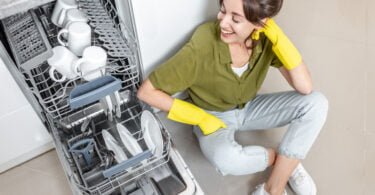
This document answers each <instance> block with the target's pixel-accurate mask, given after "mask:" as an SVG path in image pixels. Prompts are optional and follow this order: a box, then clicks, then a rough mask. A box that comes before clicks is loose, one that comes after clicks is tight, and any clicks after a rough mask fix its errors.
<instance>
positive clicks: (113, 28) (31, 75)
mask: <svg viewBox="0 0 375 195" xmlns="http://www.w3.org/2000/svg"><path fill="white" fill-rule="evenodd" d="M77 2H78V6H79V9H80V10H81V11H83V12H84V13H86V15H87V16H88V18H89V23H88V24H89V25H90V26H91V29H92V36H91V37H92V40H91V42H92V43H91V45H95V46H99V47H102V48H103V49H104V50H106V52H107V56H108V59H107V65H106V66H105V67H103V68H100V69H105V73H106V75H111V76H113V77H115V78H118V79H119V80H121V89H120V90H119V92H120V93H121V92H124V91H126V90H130V91H132V92H136V90H137V88H138V86H139V83H140V78H141V73H140V72H141V71H140V66H139V65H138V64H139V62H138V59H137V53H135V52H136V51H137V49H136V42H135V39H134V37H133V36H132V34H131V33H130V31H129V30H127V29H126V28H125V25H121V23H122V22H121V21H120V19H119V17H118V13H117V10H116V7H115V6H114V5H113V4H112V3H111V1H101V0H79V1H77ZM53 5H54V4H53V3H49V4H46V5H43V6H41V7H39V8H37V9H35V10H31V11H30V12H32V14H35V15H36V16H37V17H35V18H36V19H37V20H40V23H41V28H43V29H44V32H46V37H47V39H48V42H49V43H50V45H51V46H52V47H54V46H57V45H58V42H57V37H56V35H57V33H58V31H59V30H60V29H59V28H58V27H56V26H55V25H54V24H52V22H51V21H50V16H51V15H52V11H53ZM11 17H14V18H13V19H17V18H16V17H19V16H17V15H15V16H11ZM11 19H12V18H11ZM38 22H39V21H38ZM120 26H121V27H120ZM19 28H21V26H20V27H19ZM120 28H121V30H120ZM39 30H41V29H39ZM20 41H22V40H20ZM16 44H17V43H16ZM14 55H17V54H14ZM29 67H31V68H28V69H24V68H22V67H18V68H19V70H20V72H22V73H23V76H24V78H25V80H26V83H27V85H28V87H29V88H30V90H31V91H32V93H33V94H34V95H35V96H36V98H37V99H38V101H39V103H40V105H41V106H42V108H43V110H44V111H46V113H47V115H49V116H50V117H51V118H52V119H53V120H54V121H60V122H62V123H64V124H65V126H66V127H71V126H72V125H70V123H73V122H76V121H70V119H67V118H68V117H69V116H71V115H73V114H75V115H77V112H79V113H86V112H89V111H90V110H92V107H93V104H89V105H86V106H84V107H82V108H80V109H71V108H70V106H69V95H70V92H71V91H72V90H73V89H74V88H75V87H76V86H78V85H80V84H83V83H85V81H84V79H82V77H77V78H75V79H71V80H66V81H64V82H55V81H53V80H52V79H51V78H50V76H49V69H50V66H49V65H48V63H47V61H44V62H41V63H39V64H34V65H33V66H29ZM95 71H97V70H94V71H92V72H95ZM56 76H57V77H58V75H56Z"/></svg>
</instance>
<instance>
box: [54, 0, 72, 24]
mask: <svg viewBox="0 0 375 195" xmlns="http://www.w3.org/2000/svg"><path fill="white" fill-rule="evenodd" d="M77 7H78V5H77V2H76V1H75V0H57V1H56V4H55V7H54V8H53V12H52V16H51V21H52V23H53V24H55V25H56V26H58V27H62V24H63V22H64V18H65V16H66V12H67V10H68V9H72V8H77Z"/></svg>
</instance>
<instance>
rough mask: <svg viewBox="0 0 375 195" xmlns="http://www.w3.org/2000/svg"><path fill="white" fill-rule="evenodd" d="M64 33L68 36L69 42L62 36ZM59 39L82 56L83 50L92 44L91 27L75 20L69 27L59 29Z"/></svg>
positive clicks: (62, 43)
mask: <svg viewBox="0 0 375 195" xmlns="http://www.w3.org/2000/svg"><path fill="white" fill-rule="evenodd" d="M63 35H65V36H66V37H67V39H68V41H67V42H64V41H63V39H62V38H61V37H62V36H63ZM57 40H58V41H59V43H60V44H61V45H63V46H67V47H68V48H69V49H70V50H71V51H72V52H73V53H74V54H76V55H77V56H82V52H83V50H84V49H85V48H86V47H89V46H90V45H91V28H90V26H89V25H88V24H86V23H84V22H73V23H72V24H70V25H69V27H68V28H67V29H61V30H60V31H59V33H58V34H57Z"/></svg>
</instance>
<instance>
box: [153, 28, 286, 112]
mask: <svg viewBox="0 0 375 195" xmlns="http://www.w3.org/2000/svg"><path fill="white" fill-rule="evenodd" d="M231 63H232V62H231V57H230V53H229V47H228V44H226V43H224V42H223V41H222V40H221V39H220V27H219V22H218V21H214V22H207V23H204V24H202V25H200V26H199V27H198V28H197V29H196V30H195V32H194V34H193V36H192V38H191V39H190V40H189V41H188V42H187V43H186V44H185V45H184V46H183V47H182V48H181V49H180V50H179V51H178V52H177V53H176V54H175V55H174V56H173V57H171V58H170V59H168V60H167V61H166V62H165V63H163V64H162V65H160V66H159V67H158V68H157V69H156V70H154V71H153V72H152V73H151V74H150V76H149V79H150V81H151V83H152V84H153V86H154V87H155V88H156V89H159V90H161V91H164V92H165V93H167V94H169V95H173V94H175V93H177V92H180V91H184V90H187V92H188V94H189V95H190V98H191V99H192V101H193V103H194V104H195V105H197V106H199V107H201V108H203V109H205V110H211V111H226V110H230V109H233V108H243V107H244V105H245V104H246V102H248V101H250V100H251V99H252V98H254V97H255V95H256V93H257V91H258V90H259V88H260V87H261V85H262V83H263V81H264V79H265V76H266V74H267V71H268V68H269V66H273V67H276V68H279V67H281V66H282V64H281V62H280V61H279V60H278V59H277V57H276V56H275V54H274V52H273V51H272V44H271V42H270V41H269V40H268V39H267V38H266V37H265V36H264V35H263V34H262V35H261V37H260V39H259V42H258V44H257V45H256V46H255V48H254V49H253V51H252V54H251V57H250V59H249V62H248V63H249V68H248V69H247V70H246V71H245V72H244V73H243V74H242V75H241V77H239V76H238V75H237V74H235V73H234V72H233V70H232V67H231Z"/></svg>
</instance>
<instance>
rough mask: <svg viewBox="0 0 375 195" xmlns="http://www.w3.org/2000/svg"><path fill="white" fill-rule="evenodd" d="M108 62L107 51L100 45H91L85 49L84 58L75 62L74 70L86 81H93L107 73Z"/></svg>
mask: <svg viewBox="0 0 375 195" xmlns="http://www.w3.org/2000/svg"><path fill="white" fill-rule="evenodd" d="M106 63H107V53H106V51H105V50H104V49H103V48H101V47H98V46H90V47H87V48H86V49H85V50H84V51H83V55H82V58H80V59H78V60H77V61H76V62H75V65H74V67H73V70H74V71H75V73H76V74H77V75H81V76H82V77H83V78H84V79H85V80H86V81H92V80H94V79H96V78H99V77H101V76H103V75H104V74H105V69H104V67H105V65H106Z"/></svg>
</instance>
